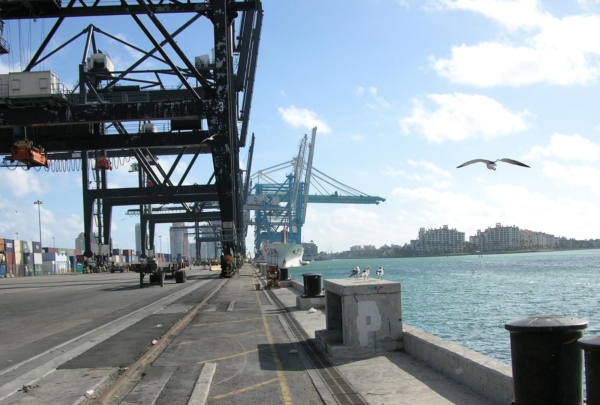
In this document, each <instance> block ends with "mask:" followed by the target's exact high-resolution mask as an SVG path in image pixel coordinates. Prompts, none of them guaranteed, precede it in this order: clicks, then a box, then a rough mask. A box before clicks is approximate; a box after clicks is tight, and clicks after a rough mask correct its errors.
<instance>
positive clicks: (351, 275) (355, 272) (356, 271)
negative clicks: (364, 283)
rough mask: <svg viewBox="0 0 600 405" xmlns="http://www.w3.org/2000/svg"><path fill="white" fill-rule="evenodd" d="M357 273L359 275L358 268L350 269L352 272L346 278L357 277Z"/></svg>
mask: <svg viewBox="0 0 600 405" xmlns="http://www.w3.org/2000/svg"><path fill="white" fill-rule="evenodd" d="M359 273H360V267H358V266H356V267H355V268H353V269H352V271H351V272H350V275H349V276H348V277H353V276H358V274H359Z"/></svg>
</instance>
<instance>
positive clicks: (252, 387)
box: [211, 378, 278, 399]
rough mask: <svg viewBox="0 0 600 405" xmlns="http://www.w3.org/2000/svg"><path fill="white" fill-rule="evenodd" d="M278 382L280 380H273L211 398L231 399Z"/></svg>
mask: <svg viewBox="0 0 600 405" xmlns="http://www.w3.org/2000/svg"><path fill="white" fill-rule="evenodd" d="M277 380H278V378H273V379H272V380H269V381H265V382H261V383H258V384H254V385H251V386H249V387H246V388H242V389H239V390H235V391H231V392H228V393H227V394H221V395H217V396H214V397H211V399H223V398H227V397H230V396H232V395H236V394H240V393H242V392H246V391H250V390H253V389H255V388H259V387H262V386H265V385H267V384H271V383H273V382H275V381H277Z"/></svg>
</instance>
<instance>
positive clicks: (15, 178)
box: [0, 168, 50, 197]
mask: <svg viewBox="0 0 600 405" xmlns="http://www.w3.org/2000/svg"><path fill="white" fill-rule="evenodd" d="M0 189H2V190H6V191H8V190H10V192H11V193H12V194H13V195H15V196H17V197H22V196H24V195H27V194H45V193H47V192H48V191H49V190H50V187H49V185H48V184H47V183H42V182H40V180H39V177H38V176H36V175H35V174H34V172H33V171H29V170H28V171H25V170H21V169H20V168H17V169H15V170H13V171H11V172H9V171H7V170H4V171H3V173H2V175H1V176H0Z"/></svg>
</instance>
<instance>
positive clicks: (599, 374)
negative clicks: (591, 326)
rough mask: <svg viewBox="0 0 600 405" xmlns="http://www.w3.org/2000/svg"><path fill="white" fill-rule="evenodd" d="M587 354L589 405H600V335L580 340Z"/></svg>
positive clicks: (586, 381)
mask: <svg viewBox="0 0 600 405" xmlns="http://www.w3.org/2000/svg"><path fill="white" fill-rule="evenodd" d="M579 346H580V347H581V348H582V349H583V352H584V354H585V388H586V391H587V405H600V335H593V336H586V337H584V338H581V339H579Z"/></svg>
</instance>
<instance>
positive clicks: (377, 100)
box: [355, 86, 391, 110]
mask: <svg viewBox="0 0 600 405" xmlns="http://www.w3.org/2000/svg"><path fill="white" fill-rule="evenodd" d="M367 91H368V93H369V95H370V96H371V99H372V100H373V101H374V103H373V102H366V103H365V106H366V107H367V108H370V109H372V110H375V109H377V108H389V107H391V104H390V103H389V102H388V101H387V100H386V99H384V98H383V97H380V96H378V95H377V87H374V86H369V88H368V89H367ZM364 92H365V88H364V87H362V86H361V87H359V88H358V89H357V90H356V92H355V94H356V95H358V96H362V95H363V94H364Z"/></svg>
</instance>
